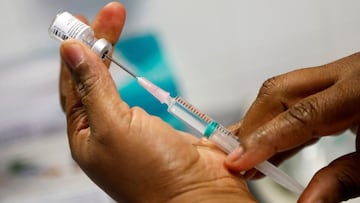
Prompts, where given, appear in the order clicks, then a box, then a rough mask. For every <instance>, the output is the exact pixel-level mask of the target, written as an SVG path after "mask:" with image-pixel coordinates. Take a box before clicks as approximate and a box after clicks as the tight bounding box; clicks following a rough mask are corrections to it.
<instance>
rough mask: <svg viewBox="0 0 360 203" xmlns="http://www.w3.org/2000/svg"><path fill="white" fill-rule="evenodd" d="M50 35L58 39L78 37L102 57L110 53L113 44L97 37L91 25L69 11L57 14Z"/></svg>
mask: <svg viewBox="0 0 360 203" xmlns="http://www.w3.org/2000/svg"><path fill="white" fill-rule="evenodd" d="M49 35H50V36H51V37H53V38H54V39H57V40H58V41H64V40H67V39H78V40H80V41H82V42H83V43H85V44H86V45H87V46H88V47H90V48H91V49H92V50H93V51H94V52H95V53H96V54H97V55H98V56H99V57H100V58H102V59H103V60H105V55H107V54H108V53H110V51H111V49H112V45H111V43H110V42H108V41H107V40H106V39H103V38H102V39H97V38H96V37H95V35H94V31H93V30H92V29H91V27H90V26H88V25H86V24H85V23H83V22H81V21H80V20H79V19H77V18H75V17H74V16H73V15H71V14H70V13H69V12H62V13H59V14H58V15H56V17H55V18H54V20H53V21H52V23H51V25H50V27H49Z"/></svg>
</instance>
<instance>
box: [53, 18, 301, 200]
mask: <svg viewBox="0 0 360 203" xmlns="http://www.w3.org/2000/svg"><path fill="white" fill-rule="evenodd" d="M49 34H50V36H52V37H54V38H55V39H57V40H59V41H63V40H66V39H69V38H73V39H79V40H81V41H82V42H84V43H85V44H86V45H88V46H89V47H91V49H92V50H93V51H94V52H95V53H96V54H97V55H98V56H99V57H100V58H102V59H103V60H105V59H108V60H110V61H112V62H113V63H114V64H116V65H117V66H119V67H120V68H122V69H123V70H124V71H126V72H127V73H129V74H130V75H131V76H133V77H134V78H136V80H137V82H138V83H139V84H140V85H141V86H142V87H143V88H145V89H146V90H147V91H148V92H149V93H150V94H152V95H153V96H154V97H155V98H156V99H157V100H159V101H160V103H162V104H163V103H165V104H166V105H167V106H168V112H170V113H171V114H172V115H174V116H175V117H177V118H178V119H180V120H182V121H183V122H185V123H187V124H188V125H189V126H190V127H192V128H193V129H195V130H196V131H197V132H199V133H200V134H201V137H204V138H207V139H209V140H210V141H212V142H213V143H214V144H216V145H217V146H218V147H219V148H220V149H221V150H223V151H224V152H225V153H230V152H232V151H233V150H234V149H236V147H238V146H239V144H240V140H239V139H238V137H236V136H235V135H233V134H232V133H231V132H230V131H229V130H227V129H226V128H225V127H224V126H222V125H220V124H219V123H217V122H216V121H215V120H213V119H212V118H210V117H209V116H207V115H206V114H204V113H202V112H200V111H199V110H197V109H196V108H195V107H194V106H193V105H191V104H190V103H188V102H186V101H185V100H184V99H182V98H181V97H175V98H173V97H171V96H170V93H169V92H166V91H165V90H163V89H161V88H160V87H158V86H156V85H155V84H153V83H152V82H150V81H148V80H147V79H146V78H144V77H138V76H136V75H135V74H134V73H133V72H131V71H130V70H129V69H127V68H125V67H124V66H123V65H121V64H120V63H118V62H117V61H115V60H113V59H112V58H111V57H110V56H108V53H110V51H111V49H112V46H111V44H110V43H109V42H108V41H107V40H105V39H99V40H98V39H96V38H95V37H94V32H93V31H92V30H91V28H90V27H89V26H88V25H86V24H84V23H82V22H81V21H79V20H78V19H76V18H75V17H74V16H72V15H71V14H70V13H68V12H63V13H61V14H58V15H57V16H56V18H55V19H54V20H53V22H52V24H51V25H50V27H49ZM255 168H256V169H258V170H259V171H260V172H262V173H263V174H264V175H266V176H268V177H270V178H272V179H273V180H274V181H275V182H277V183H279V184H280V185H282V186H284V187H285V188H287V189H288V190H290V191H293V192H295V193H296V194H300V193H301V192H302V191H303V190H304V188H303V186H302V185H300V184H299V183H298V182H297V181H296V180H295V179H293V178H291V177H290V176H288V175H287V174H286V173H284V172H283V171H282V170H280V169H279V168H277V167H275V166H274V165H272V164H271V163H270V162H268V161H265V162H262V163H261V164H259V165H257V166H255Z"/></svg>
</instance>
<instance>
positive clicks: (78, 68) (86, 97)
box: [60, 40, 129, 130]
mask: <svg viewBox="0 0 360 203" xmlns="http://www.w3.org/2000/svg"><path fill="white" fill-rule="evenodd" d="M60 54H61V57H62V59H63V61H64V62H65V63H66V65H67V66H68V68H69V70H70V72H71V75H72V77H73V80H74V81H75V85H76V88H77V91H78V96H79V98H78V100H79V101H77V103H78V104H75V105H67V106H66V109H65V111H66V115H67V116H68V117H71V116H72V114H76V108H78V107H79V103H80V104H81V105H82V106H83V107H84V109H85V111H86V114H87V117H88V118H87V119H88V121H89V124H90V126H91V127H92V128H93V130H96V128H99V130H101V129H108V127H111V126H104V125H111V124H112V122H106V121H107V120H109V121H111V120H112V118H114V117H113V116H116V117H120V118H122V115H124V114H127V113H128V111H129V107H128V106H127V104H126V103H125V102H123V101H122V100H121V99H120V97H119V95H118V91H117V88H116V86H115V83H114V81H113V80H112V77H111V75H110V73H109V71H108V69H107V67H106V66H105V64H104V63H103V62H102V61H101V59H100V58H99V57H98V56H97V55H96V54H95V53H93V52H92V51H91V50H90V49H89V48H88V47H86V46H85V45H84V44H82V43H81V42H79V41H76V40H66V41H64V42H63V43H62V46H61V48H60ZM70 120H73V119H70ZM75 120H76V119H75ZM99 123H101V125H102V126H97V125H99ZM92 124H93V125H92Z"/></svg>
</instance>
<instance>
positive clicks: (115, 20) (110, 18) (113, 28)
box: [91, 2, 126, 45]
mask: <svg viewBox="0 0 360 203" xmlns="http://www.w3.org/2000/svg"><path fill="white" fill-rule="evenodd" d="M125 16H126V12H125V8H124V6H123V5H122V4H120V3H118V2H111V3H109V4H107V5H106V6H104V8H102V9H101V11H100V12H99V13H98V14H97V15H96V17H95V19H94V20H93V22H92V24H91V27H92V29H93V30H94V32H95V36H96V37H97V38H105V39H106V40H108V41H109V42H110V43H111V44H112V45H114V44H115V43H116V42H117V41H118V39H119V36H120V33H121V31H122V29H123V26H124V24H125Z"/></svg>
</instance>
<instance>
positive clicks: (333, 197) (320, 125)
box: [226, 53, 360, 202]
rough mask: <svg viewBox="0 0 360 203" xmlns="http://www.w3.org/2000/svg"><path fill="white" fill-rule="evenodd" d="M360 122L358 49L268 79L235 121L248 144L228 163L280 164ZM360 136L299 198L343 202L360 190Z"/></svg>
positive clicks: (240, 166) (239, 166)
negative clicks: (316, 64) (325, 62)
mask: <svg viewBox="0 0 360 203" xmlns="http://www.w3.org/2000/svg"><path fill="white" fill-rule="evenodd" d="M359 124H360V54H359V53H357V54H354V55H351V56H349V57H346V58H343V59H341V60H338V61H335V62H333V63H330V64H327V65H323V66H319V67H313V68H306V69H300V70H296V71H293V72H290V73H287V74H283V75H280V76H277V77H273V78H270V79H268V80H267V81H266V82H264V84H263V86H262V87H261V89H260V91H259V94H258V97H257V98H256V100H255V102H254V103H253V104H252V106H251V107H250V109H249V111H248V112H247V113H246V115H245V117H244V119H243V120H242V121H241V123H239V124H237V125H235V127H236V128H237V130H236V131H237V135H238V136H239V137H240V139H241V141H242V145H241V146H240V147H239V148H238V149H237V150H235V151H234V152H233V153H232V154H230V155H229V156H228V157H227V160H226V165H227V166H228V168H230V169H231V170H235V171H246V170H249V169H251V168H252V167H254V166H255V165H257V164H259V163H261V162H262V161H264V160H267V159H270V161H272V162H275V163H280V162H281V161H283V160H284V159H286V158H287V157H289V156H290V155H292V154H294V153H296V152H297V151H299V150H300V149H302V148H303V147H304V146H306V145H309V144H312V143H314V142H315V141H316V140H317V139H319V138H320V137H322V136H326V135H332V134H335V133H338V132H341V131H344V130H346V129H348V128H351V127H354V126H358V125H359ZM356 140H357V141H356V152H354V153H351V154H348V155H345V156H343V157H340V158H339V159H337V160H335V161H333V162H332V163H331V164H330V165H329V166H327V167H325V168H323V169H322V170H320V171H319V172H318V173H317V174H316V175H315V176H314V178H313V179H312V180H311V182H310V184H309V185H308V187H307V188H306V190H305V192H304V193H303V195H302V196H301V197H300V200H299V202H339V201H342V200H346V199H349V198H352V197H355V196H358V195H360V173H359V171H360V164H359V163H360V138H359V132H358V135H357V138H356ZM334 150H336V149H334ZM250 173H251V172H250Z"/></svg>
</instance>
